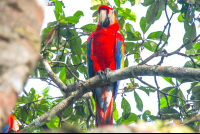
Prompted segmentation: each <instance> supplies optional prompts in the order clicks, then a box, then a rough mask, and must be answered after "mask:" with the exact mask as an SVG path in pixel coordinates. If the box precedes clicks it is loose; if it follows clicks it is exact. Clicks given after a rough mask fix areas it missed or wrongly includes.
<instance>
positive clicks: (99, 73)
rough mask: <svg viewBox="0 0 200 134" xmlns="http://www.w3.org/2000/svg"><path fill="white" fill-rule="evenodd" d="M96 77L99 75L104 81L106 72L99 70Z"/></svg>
mask: <svg viewBox="0 0 200 134" xmlns="http://www.w3.org/2000/svg"><path fill="white" fill-rule="evenodd" d="M96 75H99V77H100V78H101V79H103V75H104V72H103V71H102V70H99V71H98V72H97V73H96Z"/></svg>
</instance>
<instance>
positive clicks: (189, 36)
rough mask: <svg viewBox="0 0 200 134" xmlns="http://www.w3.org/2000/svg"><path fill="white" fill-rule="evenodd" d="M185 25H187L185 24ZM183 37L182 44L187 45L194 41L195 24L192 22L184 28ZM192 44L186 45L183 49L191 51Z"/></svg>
mask: <svg viewBox="0 0 200 134" xmlns="http://www.w3.org/2000/svg"><path fill="white" fill-rule="evenodd" d="M186 25H187V24H186ZM185 30H186V32H185V35H184V37H183V43H187V42H188V41H190V42H191V41H192V40H194V39H195V37H196V27H195V23H194V22H193V23H192V24H191V25H188V26H187V27H185ZM193 44H194V43H192V42H191V43H188V44H187V45H186V46H185V48H186V49H187V50H189V49H192V48H193Z"/></svg>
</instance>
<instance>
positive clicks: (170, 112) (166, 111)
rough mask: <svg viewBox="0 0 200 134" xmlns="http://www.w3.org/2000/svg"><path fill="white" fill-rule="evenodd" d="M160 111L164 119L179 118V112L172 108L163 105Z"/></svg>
mask: <svg viewBox="0 0 200 134" xmlns="http://www.w3.org/2000/svg"><path fill="white" fill-rule="evenodd" d="M161 113H162V114H163V116H164V118H165V119H171V118H173V119H179V112H178V111H177V110H175V109H173V108H167V107H164V108H162V109H161Z"/></svg>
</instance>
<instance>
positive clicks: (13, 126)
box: [0, 114, 20, 133]
mask: <svg viewBox="0 0 200 134" xmlns="http://www.w3.org/2000/svg"><path fill="white" fill-rule="evenodd" d="M19 131H20V127H19V124H18V122H17V120H16V119H15V118H14V116H13V115H12V114H10V115H9V118H8V125H7V126H4V127H3V129H2V131H0V132H1V133H14V132H19Z"/></svg>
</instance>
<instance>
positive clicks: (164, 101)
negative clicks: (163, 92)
mask: <svg viewBox="0 0 200 134" xmlns="http://www.w3.org/2000/svg"><path fill="white" fill-rule="evenodd" d="M167 97H168V96H167ZM168 101H169V97H168ZM164 107H168V105H167V100H166V98H165V97H162V98H161V100H160V108H164Z"/></svg>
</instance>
